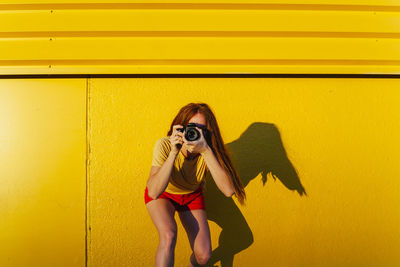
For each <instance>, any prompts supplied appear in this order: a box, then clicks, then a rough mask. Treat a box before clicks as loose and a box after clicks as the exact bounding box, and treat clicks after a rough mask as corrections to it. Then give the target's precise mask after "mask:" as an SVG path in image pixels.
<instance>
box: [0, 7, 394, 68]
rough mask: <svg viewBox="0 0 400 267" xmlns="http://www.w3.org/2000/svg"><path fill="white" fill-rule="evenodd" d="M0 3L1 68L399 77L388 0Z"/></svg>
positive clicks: (392, 13)
mask: <svg viewBox="0 0 400 267" xmlns="http://www.w3.org/2000/svg"><path fill="white" fill-rule="evenodd" d="M114 2H115V1H109V0H108V1H107V0H105V1H94V0H92V1H85V2H84V3H82V1H76V0H69V1H61V0H58V1H55V0H42V1H37V0H34V1H33V0H17V1H7V0H3V1H1V2H0V21H1V22H2V23H0V75H2V74H3V75H5V74H11V75H12V74H117V73H118V74H129V73H139V74H149V73H151V74H154V73H222V74H227V73H313V74H324V73H330V74H332V73H333V74H338V73H346V74H399V73H400V39H399V37H400V30H399V25H400V4H399V1H396V0H352V1H345V0H340V1H339V0H337V1H335V0H313V1H306V2H307V3H305V1H301V0H290V1H283V0H279V1H269V0H260V1H243V0H225V1H218V2H216V1H215V0H209V1H200V2H199V1H193V0H185V1H183V0H181V1H172V2H171V1H165V2H162V3H157V2H158V1H135V0H126V1H119V3H117V4H116V3H114Z"/></svg>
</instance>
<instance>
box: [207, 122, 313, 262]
mask: <svg viewBox="0 0 400 267" xmlns="http://www.w3.org/2000/svg"><path fill="white" fill-rule="evenodd" d="M226 148H227V150H228V152H229V154H230V157H231V160H232V163H233V165H234V166H235V169H236V170H237V172H238V174H239V177H240V179H241V181H242V183H243V186H244V187H245V188H246V186H247V185H248V184H249V182H250V181H251V180H253V179H255V178H256V177H257V176H258V175H259V174H261V179H262V185H263V186H265V185H266V183H267V180H268V178H269V177H272V178H273V179H275V180H276V179H279V180H280V181H281V182H282V184H283V185H284V186H285V187H286V188H287V189H289V190H295V191H297V193H298V194H299V195H300V196H303V195H307V194H306V191H305V189H304V187H303V186H302V184H301V182H300V178H299V175H298V173H297V171H296V169H295V168H294V166H293V164H292V163H291V162H290V160H289V158H288V157H287V154H286V152H285V149H284V146H283V143H282V140H281V137H280V133H279V130H278V129H277V127H276V126H275V125H274V124H270V123H263V122H255V123H252V124H251V125H250V126H249V127H248V128H247V129H246V130H245V131H244V132H243V133H242V135H241V136H240V137H239V138H238V139H237V140H235V141H233V142H231V143H228V144H226ZM204 197H205V202H206V210H207V218H208V220H211V221H213V222H215V223H216V224H217V225H218V226H219V227H221V229H222V231H221V233H220V236H219V239H218V241H219V242H218V247H217V248H215V249H214V250H213V252H212V256H211V258H210V261H209V262H208V264H207V265H205V266H214V263H216V262H218V261H221V266H222V267H231V266H233V259H234V256H235V254H237V253H239V252H240V251H242V250H244V249H246V248H248V247H249V246H250V245H251V244H252V243H253V241H254V238H253V233H252V231H251V229H250V226H249V225H248V223H247V222H246V219H245V218H244V216H243V214H242V213H241V211H240V209H239V208H238V207H237V206H236V204H235V202H234V201H233V199H232V198H227V197H226V196H225V195H223V194H222V192H221V191H220V190H219V189H218V188H217V186H216V184H215V182H214V180H213V179H212V177H211V176H210V174H208V176H207V177H206V184H205V190H204ZM246 204H247V201H246Z"/></svg>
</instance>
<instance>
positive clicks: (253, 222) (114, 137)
mask: <svg viewBox="0 0 400 267" xmlns="http://www.w3.org/2000/svg"><path fill="white" fill-rule="evenodd" d="M89 88H90V98H89V99H90V103H89V104H90V107H91V108H90V124H91V126H90V132H91V134H90V136H91V139H90V142H91V148H92V149H91V150H92V154H91V162H92V164H91V168H90V177H91V181H92V182H91V198H90V203H91V206H92V207H93V209H92V212H91V217H90V220H91V226H92V233H91V244H92V248H91V251H90V253H89V256H90V265H89V266H129V265H132V262H134V263H135V264H134V265H136V266H154V256H155V252H156V249H157V244H158V237H157V231H156V229H155V226H154V225H153V223H152V221H151V219H150V217H149V215H148V213H147V210H146V208H145V205H144V189H145V185H146V181H147V177H148V174H149V171H150V165H151V157H152V151H153V149H152V148H153V146H154V142H155V140H157V138H160V137H162V136H164V135H165V134H166V132H167V130H168V127H169V125H170V123H171V121H172V119H173V117H174V116H175V115H176V113H177V112H178V110H179V108H180V107H181V106H183V105H185V104H187V103H189V102H192V101H194V102H199V101H204V102H206V103H208V104H210V106H211V107H212V108H213V110H214V112H215V115H216V117H217V119H218V122H219V126H220V129H221V131H222V136H223V138H224V140H225V143H226V145H227V147H228V149H229V151H230V152H231V154H232V155H234V159H235V160H234V164H236V165H235V166H236V167H238V169H239V174H240V176H241V179H242V181H243V182H244V184H245V185H246V192H247V197H248V200H247V205H246V206H243V207H242V206H240V205H239V204H238V203H237V201H236V199H235V198H233V200H234V201H228V200H229V199H226V198H224V196H222V198H218V197H217V192H218V191H211V192H210V193H208V194H207V197H206V206H207V216H208V218H209V224H210V227H211V238H212V248H213V250H215V249H217V248H218V247H219V252H218V253H216V252H214V254H213V257H212V263H214V264H215V265H216V266H221V263H220V262H219V261H220V260H223V261H225V265H222V266H226V263H227V262H230V261H233V265H229V266H279V267H292V266H310V267H319V266H400V254H399V253H398V251H399V247H400V228H399V225H400V210H399V208H398V207H399V205H400V179H397V177H400V165H399V164H398V161H399V151H400V139H399V138H398V137H399V136H400V126H399V123H398V122H399V121H400V105H399V102H400V91H399V90H398V88H400V80H399V79H353V78H351V79H328V78H324V79H316V78H314V79H312V78H308V79H306V78H302V79H277V78H275V79H273V78H272V79H271V78H253V79H249V78H247V79H246V78H234V79H226V78H190V79H184V78H168V79H162V78H146V79H143V78H138V79H136V78H135V79H132V78H131V79H107V78H101V79H90V86H89ZM249 136H250V137H249ZM256 140H258V141H256ZM254 153H256V154H257V157H256V156H255V155H254ZM286 156H287V158H286ZM263 176H264V179H266V183H265V185H263V183H262V179H263ZM273 176H275V178H276V180H275V179H274V178H273ZM208 178H210V177H208ZM299 182H300V183H301V185H303V186H304V188H305V190H306V192H307V196H305V195H302V196H301V195H300V194H299V193H298V192H297V190H298V189H299ZM208 185H210V184H208ZM216 199H220V200H221V201H216ZM236 205H239V206H238V207H237V206H236ZM138 218H140V220H138ZM175 219H176V220H177V224H178V241H177V247H176V251H175V262H176V263H175V266H187V264H188V260H189V256H190V254H191V250H190V246H189V243H188V240H187V236H186V233H185V230H184V229H183V227H182V225H181V223H180V220H179V216H178V215H177V214H176V215H175ZM105 241H106V242H105ZM215 261H217V262H215Z"/></svg>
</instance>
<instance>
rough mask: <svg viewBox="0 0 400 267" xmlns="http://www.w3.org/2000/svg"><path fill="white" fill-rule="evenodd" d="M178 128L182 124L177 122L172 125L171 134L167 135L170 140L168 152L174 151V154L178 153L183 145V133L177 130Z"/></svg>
mask: <svg viewBox="0 0 400 267" xmlns="http://www.w3.org/2000/svg"><path fill="white" fill-rule="evenodd" d="M180 128H183V126H182V125H179V124H177V125H174V126H172V134H171V136H170V137H169V141H170V142H171V152H170V153H174V154H175V155H177V154H178V153H179V150H180V149H181V148H182V145H183V133H182V132H180V131H178V130H177V129H180Z"/></svg>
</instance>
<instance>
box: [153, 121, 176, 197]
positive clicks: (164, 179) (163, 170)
mask: <svg viewBox="0 0 400 267" xmlns="http://www.w3.org/2000/svg"><path fill="white" fill-rule="evenodd" d="M181 127H182V125H179V124H177V125H174V126H173V127H172V129H173V132H172V134H171V136H170V137H169V141H170V143H171V148H170V149H168V150H169V151H168V150H167V149H164V157H165V155H167V153H168V157H167V158H166V159H165V161H164V162H163V163H162V165H161V167H158V168H153V167H152V168H151V171H150V175H149V179H148V180H147V193H148V194H149V197H151V198H152V199H156V198H158V197H159V196H160V195H161V194H162V193H163V192H164V190H165V189H166V188H167V186H168V183H169V179H170V177H171V173H172V169H173V167H174V162H175V159H176V157H177V156H178V154H179V151H180V147H181V146H182V144H183V140H182V136H183V133H181V132H179V131H177V129H178V128H181ZM177 145H179V148H178V146H177Z"/></svg>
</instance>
